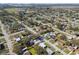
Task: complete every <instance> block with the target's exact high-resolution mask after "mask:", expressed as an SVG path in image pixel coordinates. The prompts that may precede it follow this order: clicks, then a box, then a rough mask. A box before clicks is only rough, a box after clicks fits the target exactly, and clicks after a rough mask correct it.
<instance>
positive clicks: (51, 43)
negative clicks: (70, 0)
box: [0, 4, 79, 55]
mask: <svg viewBox="0 0 79 59" xmlns="http://www.w3.org/2000/svg"><path fill="white" fill-rule="evenodd" d="M57 6H58V7H57ZM78 54H79V5H75V6H71V5H70V6H69V7H68V6H63V5H56V6H55V5H31V4H29V5H27V4H21V5H20V4H1V5H0V55H78Z"/></svg>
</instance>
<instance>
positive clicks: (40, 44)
mask: <svg viewBox="0 0 79 59" xmlns="http://www.w3.org/2000/svg"><path fill="white" fill-rule="evenodd" d="M38 46H40V47H42V48H45V47H46V45H45V43H44V42H42V43H39V45H38Z"/></svg>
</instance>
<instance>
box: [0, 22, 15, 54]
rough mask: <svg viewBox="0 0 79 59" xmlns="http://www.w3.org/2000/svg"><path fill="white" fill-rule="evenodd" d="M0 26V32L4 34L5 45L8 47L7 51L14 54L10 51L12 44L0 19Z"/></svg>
mask: <svg viewBox="0 0 79 59" xmlns="http://www.w3.org/2000/svg"><path fill="white" fill-rule="evenodd" d="M0 26H1V30H2V33H3V34H4V38H5V40H6V42H7V46H8V49H9V53H10V54H14V53H13V52H12V51H13V45H12V41H11V40H10V39H9V36H8V34H7V32H6V30H5V29H4V25H3V24H2V23H1V21H0Z"/></svg>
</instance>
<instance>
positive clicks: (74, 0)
mask: <svg viewBox="0 0 79 59" xmlns="http://www.w3.org/2000/svg"><path fill="white" fill-rule="evenodd" d="M78 2H79V0H0V3H27V4H28V3H78Z"/></svg>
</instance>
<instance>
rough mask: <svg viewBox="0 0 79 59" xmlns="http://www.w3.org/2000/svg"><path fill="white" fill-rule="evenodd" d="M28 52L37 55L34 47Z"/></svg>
mask: <svg viewBox="0 0 79 59" xmlns="http://www.w3.org/2000/svg"><path fill="white" fill-rule="evenodd" d="M29 52H30V53H32V55H37V51H36V50H35V49H34V48H31V49H29Z"/></svg>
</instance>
